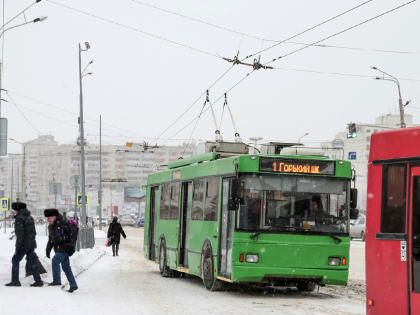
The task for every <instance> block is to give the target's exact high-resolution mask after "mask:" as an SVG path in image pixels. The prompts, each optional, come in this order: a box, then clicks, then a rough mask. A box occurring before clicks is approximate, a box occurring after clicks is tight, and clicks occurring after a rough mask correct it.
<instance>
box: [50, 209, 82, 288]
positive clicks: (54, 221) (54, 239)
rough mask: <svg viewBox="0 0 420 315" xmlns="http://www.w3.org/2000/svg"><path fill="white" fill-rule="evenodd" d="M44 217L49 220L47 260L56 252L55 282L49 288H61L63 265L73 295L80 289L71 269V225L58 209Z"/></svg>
mask: <svg viewBox="0 0 420 315" xmlns="http://www.w3.org/2000/svg"><path fill="white" fill-rule="evenodd" d="M44 215H45V216H46V217H47V219H48V243H47V249H46V256H47V258H50V253H51V250H52V249H53V248H54V252H55V255H54V257H53V258H52V272H53V282H51V283H49V284H48V286H61V270H60V264H61V267H62V268H63V271H64V273H65V275H66V277H67V280H68V281H69V284H70V289H69V290H68V292H70V293H72V292H73V291H76V290H77V289H78V287H77V283H76V279H75V278H74V275H73V272H72V270H71V267H70V258H69V256H70V255H72V254H73V253H74V245H73V244H72V240H71V227H70V223H69V222H68V221H67V219H65V218H64V217H63V216H62V215H61V214H60V213H59V212H58V210H57V209H46V210H45V211H44Z"/></svg>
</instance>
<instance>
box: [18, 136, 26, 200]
mask: <svg viewBox="0 0 420 315" xmlns="http://www.w3.org/2000/svg"><path fill="white" fill-rule="evenodd" d="M25 147H26V146H25V144H24V143H22V149H23V157H22V194H21V196H19V197H20V200H22V201H25V200H26V184H25V180H26V178H25V166H26V164H25V158H26V154H25V151H26V149H25Z"/></svg>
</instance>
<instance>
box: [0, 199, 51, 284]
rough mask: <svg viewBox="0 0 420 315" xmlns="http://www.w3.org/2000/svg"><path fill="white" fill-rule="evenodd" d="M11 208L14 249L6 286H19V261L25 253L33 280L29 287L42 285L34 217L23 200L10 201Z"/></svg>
mask: <svg viewBox="0 0 420 315" xmlns="http://www.w3.org/2000/svg"><path fill="white" fill-rule="evenodd" d="M12 209H13V210H14V211H15V236H16V250H15V254H14V255H13V258H12V281H11V282H10V283H8V284H6V286H8V287H20V286H21V284H20V281H19V263H20V261H21V260H22V259H23V257H24V256H25V255H26V260H27V264H28V265H29V267H30V269H31V271H32V275H33V277H34V280H35V282H34V283H32V284H31V287H42V286H43V285H44V283H43V282H42V280H41V276H40V274H39V271H38V268H37V257H38V256H37V255H36V254H35V248H36V240H35V236H36V231H35V223H34V219H33V218H32V217H31V213H30V212H29V211H28V209H26V204H25V203H23V202H14V203H12Z"/></svg>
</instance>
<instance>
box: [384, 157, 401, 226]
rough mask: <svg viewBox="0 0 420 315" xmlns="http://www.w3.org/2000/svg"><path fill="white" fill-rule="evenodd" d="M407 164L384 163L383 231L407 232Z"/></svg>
mask: <svg viewBox="0 0 420 315" xmlns="http://www.w3.org/2000/svg"><path fill="white" fill-rule="evenodd" d="M405 183H406V166H405V165H384V166H383V180H382V217H381V232H382V233H404V232H405V204H406V200H405V189H406V187H405Z"/></svg>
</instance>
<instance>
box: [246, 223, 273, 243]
mask: <svg viewBox="0 0 420 315" xmlns="http://www.w3.org/2000/svg"><path fill="white" fill-rule="evenodd" d="M272 229H273V227H272V226H269V227H268V228H267V229H265V230H260V231H257V232H255V233H254V234H252V235H251V236H250V239H251V240H253V239H256V238H257V237H258V235H260V234H262V233H265V232H268V231H271V230H272Z"/></svg>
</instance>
